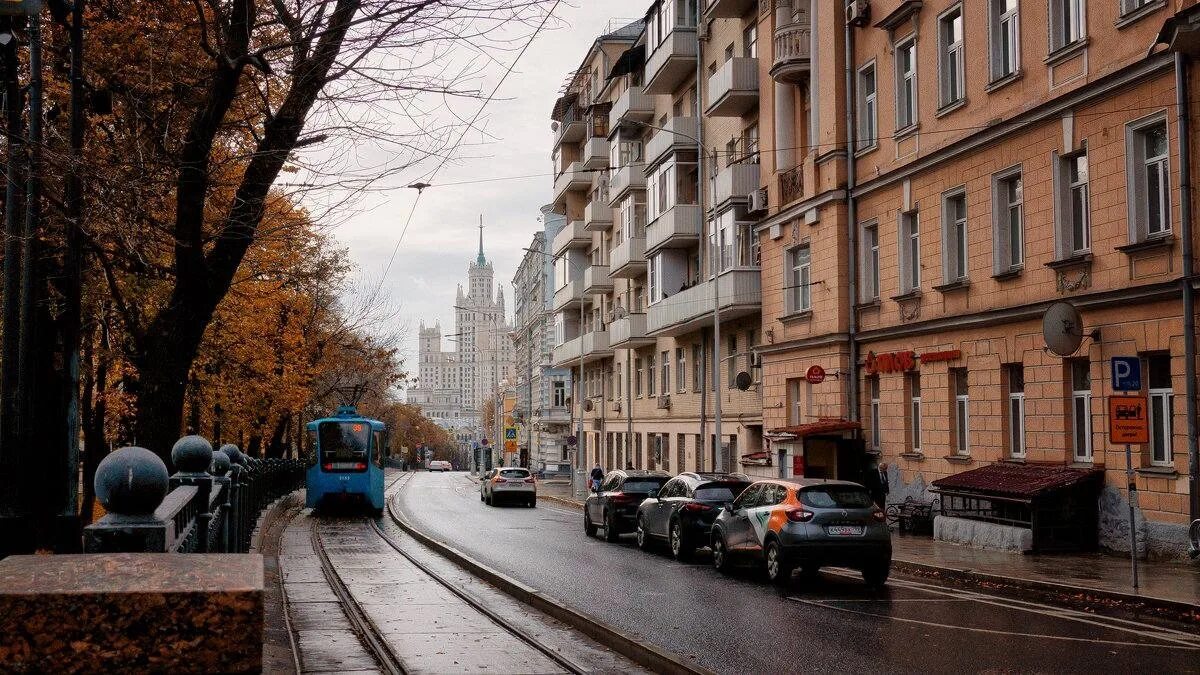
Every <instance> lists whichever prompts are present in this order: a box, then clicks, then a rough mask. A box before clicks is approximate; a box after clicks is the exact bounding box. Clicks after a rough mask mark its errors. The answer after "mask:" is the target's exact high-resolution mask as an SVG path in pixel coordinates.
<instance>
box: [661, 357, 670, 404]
mask: <svg viewBox="0 0 1200 675" xmlns="http://www.w3.org/2000/svg"><path fill="white" fill-rule="evenodd" d="M658 385H659V386H658V389H659V391H661V392H662V393H663V394H669V393H671V352H668V351H665V350H664V351H663V353H662V380H660V381H659V383H658Z"/></svg>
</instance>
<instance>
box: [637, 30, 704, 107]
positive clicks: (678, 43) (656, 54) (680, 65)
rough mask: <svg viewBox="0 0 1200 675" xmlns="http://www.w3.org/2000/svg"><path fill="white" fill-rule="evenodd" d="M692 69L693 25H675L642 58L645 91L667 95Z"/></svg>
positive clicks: (693, 50) (694, 34) (694, 40)
mask: <svg viewBox="0 0 1200 675" xmlns="http://www.w3.org/2000/svg"><path fill="white" fill-rule="evenodd" d="M694 72H696V28H695V27H694V26H692V27H689V26H675V27H674V28H672V29H671V34H670V35H668V36H667V37H666V39H665V40H663V41H662V42H660V43H659V44H658V46H657V47H656V48H655V49H654V51H653V52H652V53H651V54H650V57H649V58H648V59H646V71H645V82H646V87H645V89H646V93H647V94H670V93H673V92H674V91H675V89H676V88H677V87H678V86H679V85H680V83H682V82H683V81H684V80H685V79H687V77H688V76H689V75H691V74H692V73H694Z"/></svg>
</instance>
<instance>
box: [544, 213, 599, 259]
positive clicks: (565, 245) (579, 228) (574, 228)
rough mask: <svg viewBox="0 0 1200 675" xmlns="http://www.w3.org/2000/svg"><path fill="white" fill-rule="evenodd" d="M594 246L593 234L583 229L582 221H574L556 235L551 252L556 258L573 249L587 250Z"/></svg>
mask: <svg viewBox="0 0 1200 675" xmlns="http://www.w3.org/2000/svg"><path fill="white" fill-rule="evenodd" d="M591 245H592V233H591V232H588V231H587V230H586V229H585V228H584V227H583V221H582V220H572V221H570V222H569V223H567V224H566V225H564V226H563V229H561V230H559V231H558V234H556V235H554V241H553V242H552V243H551V251H552V252H553V253H554V255H555V256H560V255H562V254H563V253H564V252H565V251H568V250H570V249H573V248H587V247H589V246H591Z"/></svg>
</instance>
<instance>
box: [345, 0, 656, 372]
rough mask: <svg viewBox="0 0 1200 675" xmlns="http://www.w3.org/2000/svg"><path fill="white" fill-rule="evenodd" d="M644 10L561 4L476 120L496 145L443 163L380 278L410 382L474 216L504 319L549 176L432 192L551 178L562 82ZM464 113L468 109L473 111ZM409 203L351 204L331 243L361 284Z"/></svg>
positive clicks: (450, 288) (447, 329)
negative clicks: (555, 21)
mask: <svg viewBox="0 0 1200 675" xmlns="http://www.w3.org/2000/svg"><path fill="white" fill-rule="evenodd" d="M648 6H649V0H567V1H564V2H562V3H561V4H560V5H559V8H558V9H557V10H556V12H555V16H556V17H559V18H560V19H561V21H562V22H563V23H565V24H567V25H563V26H560V27H558V28H557V29H555V30H550V31H543V32H542V33H541V34H539V35H538V37H537V39H536V40H535V41H534V42H533V44H532V45H531V46H530V47H529V49H528V51H526V53H525V55H524V56H523V57H522V58H521V61H520V62H519V63H518V64H517V66H516V69H515V70H514V71H513V73H512V74H511V75H510V76H509V77H508V79H507V80H506V81H505V82H504V84H503V86H502V87H501V89H500V91H499V92H498V93H497V98H496V100H493V101H492V102H491V103H490V104H489V105H488V106H487V108H486V109H485V112H484V115H483V117H482V118H481V119H482V120H483V123H484V125H485V127H486V129H487V131H488V132H489V133H490V134H491V135H493V136H495V137H496V140H495V141H494V142H492V143H490V144H489V145H486V146H475V147H472V148H469V149H467V150H466V151H464V152H463V153H462V154H463V155H466V157H465V158H463V159H459V160H456V161H454V162H451V163H449V164H447V165H446V167H445V168H444V169H443V170H442V171H441V173H440V174H438V176H437V178H436V179H435V180H434V181H433V182H434V183H435V185H434V187H432V188H429V189H427V190H425V194H424V195H423V196H422V197H421V200H420V202H419V204H418V205H417V209H416V211H415V213H414V215H413V219H412V224H411V225H410V226H409V230H408V234H407V235H406V236H405V238H404V240H403V243H402V244H401V246H400V249H399V251H398V253H397V255H396V259H395V262H393V263H392V265H391V267H390V270H389V271H388V274H387V276H386V277H385V278H384V280H383V288H384V289H385V291H386V293H387V294H388V296H389V297H390V299H391V302H392V303H393V304H394V306H395V307H396V308H397V311H398V313H399V318H400V321H401V322H402V323H403V324H404V325H405V326H406V328H407V333H406V336H405V346H406V352H407V353H406V354H405V357H406V362H407V363H408V365H409V368H410V370H413V371H414V375H415V362H416V353H417V327H418V325H419V324H420V322H422V321H424V322H425V323H427V324H430V325H432V324H433V323H434V322H435V321H439V320H440V321H441V323H442V334H443V335H450V334H452V333H453V332H454V311H453V309H452V305H453V304H454V299H455V289H456V287H457V285H458V284H459V283H463V284H465V283H466V277H467V265H468V264H469V263H470V261H471V260H473V259H474V258H475V255H476V252H477V249H478V237H479V230H478V229H477V227H478V224H479V216H480V215H482V216H483V223H484V252H485V254H486V255H487V258H488V260H489V261H491V262H492V264H493V265H494V267H495V270H496V281H497V282H498V283H502V284H503V286H504V294H505V299H506V302H507V309H508V312H509V315H510V316H511V314H512V294H513V290H512V276H513V273H514V272H515V271H516V268H517V265H518V264H519V263H520V260H521V256H522V255H523V252H522V250H521V248H522V247H523V246H527V245H528V244H529V241H530V239H531V237H532V236H533V233H534V232H535V231H537V230H538V229H540V227H541V225H540V223H539V222H538V221H537V218H538V217H539V216H540V215H541V213H540V211H539V208H540V207H541V206H542V205H544V204H546V203H547V202H549V201H550V200H551V198H552V194H551V193H552V187H553V178H552V177H551V176H548V175H547V176H542V177H536V178H528V179H522V180H504V181H498V182H491V183H480V184H473V185H445V186H443V187H438V185H439V184H447V183H454V182H458V181H469V180H477V179H481V178H496V177H505V176H524V175H528V174H546V173H548V172H550V171H551V170H552V169H551V164H550V152H551V143H552V137H551V133H550V109H551V107H552V105H553V103H554V100H555V98H556V97H557V96H558V91H559V88H560V87H561V86H562V84H563V81H564V80H565V78H566V76H567V75H568V74H569V73H570V71H571V70H572V69H573V68H575V67H577V66H578V64H579V63H580V61H581V60H582V59H583V56H584V54H585V53H586V51H587V50H588V48H589V47H590V46H591V44H592V42H593V40H594V39H595V38H596V37H597V36H598V35H599V34H600V33H601V32H602V31H603V30H604V29H605V27H606V26H607V25H608V23H609V21H610V20H611V19H613V18H616V17H638V16H641V15H642V14H643V13H644V12H645V10H646V8H647V7H648ZM515 56H516V53H515V51H514V52H513V53H506V54H502V55H501V56H500V58H502V59H504V60H505V63H504V65H505V66H507V65H508V63H510V62H511V61H512V59H513V58H515ZM502 74H503V69H502V68H497V69H495V72H494V73H491V74H490V75H489V77H490V78H491V79H490V81H485V82H482V83H481V85H480V88H481V89H482V90H483V91H491V89H492V87H494V86H495V83H496V82H497V81H498V80H499V78H500V77H501V75H502ZM469 105H470V106H475V107H477V106H478V103H476V102H470V103H469ZM471 110H472V111H473V110H474V107H472V108H471ZM479 138H480V135H479V134H474V135H470V134H469V135H468V137H467V141H468V142H477V141H478V140H479ZM419 177H420V176H418V175H413V176H403V177H402V179H410V180H416V179H417V178H419ZM396 182H398V183H407V182H408V180H400V181H396ZM390 183H392V181H389V184H390ZM415 196H416V193H415V191H413V190H409V189H396V190H391V191H388V192H384V193H381V194H378V195H374V196H372V197H369V198H367V199H366V201H365V203H363V204H361V205H360V206H361V207H362V208H361V210H359V211H358V215H355V216H353V217H352V218H351V219H350V220H349V221H347V222H345V223H343V224H341V225H340V226H339V227H338V228H337V230H336V232H335V236H336V237H337V239H338V240H339V242H341V243H342V244H343V245H344V246H348V247H349V249H350V254H351V256H352V258H353V261H354V263H355V264H356V266H357V268H358V274H359V275H360V276H361V277H362V278H364V279H366V280H370V281H377V280H378V279H379V275H380V274H381V273H382V271H383V269H384V268H385V266H386V265H387V261H388V258H389V257H390V256H391V253H392V250H393V248H394V247H395V245H396V239H397V237H398V236H399V235H400V231H401V229H402V227H403V225H404V220H405V218H406V217H407V216H408V213H409V209H410V208H411V207H412V203H413V199H414V198H415ZM444 348H446V349H452V348H453V344H452V343H449V342H447V343H445V344H444Z"/></svg>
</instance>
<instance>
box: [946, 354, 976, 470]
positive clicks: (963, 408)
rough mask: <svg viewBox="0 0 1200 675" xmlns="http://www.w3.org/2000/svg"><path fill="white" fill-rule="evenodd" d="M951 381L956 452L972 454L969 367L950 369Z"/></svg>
mask: <svg viewBox="0 0 1200 675" xmlns="http://www.w3.org/2000/svg"><path fill="white" fill-rule="evenodd" d="M950 382H951V385H952V386H953V387H954V389H953V394H954V420H953V422H954V454H956V455H969V454H971V410H970V407H971V405H970V404H971V399H970V394H969V390H968V386H967V369H966V368H953V369H951V370H950Z"/></svg>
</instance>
